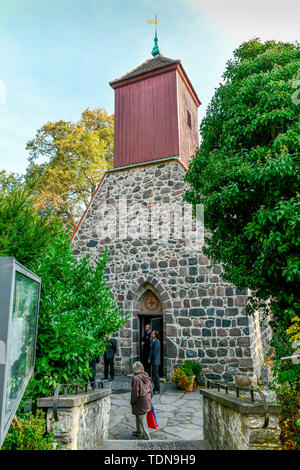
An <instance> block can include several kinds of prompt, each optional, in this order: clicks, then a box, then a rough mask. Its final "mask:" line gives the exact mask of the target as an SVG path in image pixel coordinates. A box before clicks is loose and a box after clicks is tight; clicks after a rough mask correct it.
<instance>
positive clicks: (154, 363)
mask: <svg viewBox="0 0 300 470" xmlns="http://www.w3.org/2000/svg"><path fill="white" fill-rule="evenodd" d="M151 336H152V342H151V347H150V355H149V360H148V363H149V364H151V375H152V380H153V385H154V387H153V395H158V394H159V393H160V383H159V366H160V340H159V332H158V331H157V330H153V331H152V334H151Z"/></svg>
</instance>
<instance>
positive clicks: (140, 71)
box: [109, 56, 201, 106]
mask: <svg viewBox="0 0 300 470" xmlns="http://www.w3.org/2000/svg"><path fill="white" fill-rule="evenodd" d="M173 69H178V71H179V73H180V75H181V77H182V79H183V80H184V81H185V83H186V85H187V87H188V88H189V90H190V93H191V95H192V97H193V99H194V101H195V103H196V105H197V106H200V105H201V101H200V100H199V98H198V95H197V93H196V91H195V89H194V87H193V85H192V84H191V82H190V80H189V78H188V76H187V74H186V72H185V70H184V68H183V66H182V63H181V61H180V60H179V59H177V60H173V59H169V58H167V57H164V56H159V57H155V58H153V59H149V60H147V61H146V62H144V63H143V64H141V65H139V66H138V67H136V68H135V69H133V70H131V71H130V72H128V73H127V74H125V75H123V76H122V77H120V78H117V79H115V80H112V81H111V82H109V84H110V86H111V87H112V88H118V87H120V86H123V85H127V84H128V83H133V82H135V81H138V80H142V79H145V78H148V77H151V76H153V75H156V74H159V73H164V72H167V71H169V70H173Z"/></svg>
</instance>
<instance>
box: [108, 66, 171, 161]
mask: <svg viewBox="0 0 300 470" xmlns="http://www.w3.org/2000/svg"><path fill="white" fill-rule="evenodd" d="M177 116H178V109H177V83H176V70H172V71H169V72H167V73H162V74H160V75H155V76H153V77H149V78H147V79H145V80H139V81H137V82H134V83H130V84H127V85H125V86H121V87H118V88H116V89H115V151H114V155H115V156H114V167H115V168H118V167H121V166H125V165H130V164H134V163H141V162H146V161H149V160H157V159H159V158H166V157H171V156H175V155H179V129H178V118H177Z"/></svg>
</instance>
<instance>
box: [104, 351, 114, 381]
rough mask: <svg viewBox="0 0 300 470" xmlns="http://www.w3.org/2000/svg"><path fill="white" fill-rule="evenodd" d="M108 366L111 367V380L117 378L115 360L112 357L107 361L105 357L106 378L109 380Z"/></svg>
mask: <svg viewBox="0 0 300 470" xmlns="http://www.w3.org/2000/svg"><path fill="white" fill-rule="evenodd" d="M108 366H109V373H110V378H111V379H113V378H114V376H115V368H114V358H113V357H112V358H111V359H107V358H106V357H105V356H104V377H105V378H106V379H108Z"/></svg>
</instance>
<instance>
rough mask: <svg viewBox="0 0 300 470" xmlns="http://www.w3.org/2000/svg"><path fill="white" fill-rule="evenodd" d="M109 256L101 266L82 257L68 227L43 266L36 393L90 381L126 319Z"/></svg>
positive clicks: (39, 271) (33, 388)
mask: <svg viewBox="0 0 300 470" xmlns="http://www.w3.org/2000/svg"><path fill="white" fill-rule="evenodd" d="M106 258H107V257H106V254H105V255H104V257H103V258H99V259H98V260H96V262H95V265H91V264H90V263H89V259H88V258H87V257H86V258H82V259H78V260H77V259H76V258H74V256H73V254H72V249H71V246H70V240H69V237H68V234H67V233H66V232H63V231H62V232H61V233H60V234H59V236H57V237H56V238H55V240H53V243H52V245H51V247H49V249H48V252H47V254H46V255H45V256H44V259H43V261H42V262H41V263H40V264H39V265H38V266H37V268H36V270H35V272H36V273H37V274H38V275H39V276H40V277H41V278H42V292H41V304H40V314H39V329H38V338H37V351H36V372H35V376H34V380H33V382H32V386H31V390H29V393H32V395H33V397H36V396H40V395H44V396H47V395H52V394H53V392H54V390H55V388H56V386H57V385H58V384H63V383H71V384H72V383H78V382H81V383H82V382H86V381H88V379H89V377H90V376H91V369H90V363H91V361H92V360H94V359H95V358H96V357H97V356H99V355H103V353H104V351H105V349H106V348H107V342H106V337H107V335H109V334H113V333H115V332H117V331H118V330H119V329H120V328H122V327H123V325H124V323H126V321H127V317H124V316H122V315H121V312H120V308H119V307H116V305H115V301H114V299H113V298H112V294H111V291H110V289H109V288H108V287H107V285H106V282H105V279H104V276H105V269H106ZM28 388H29V387H28Z"/></svg>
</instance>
